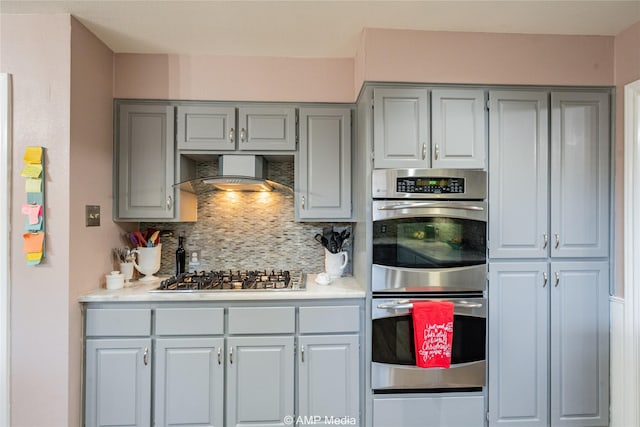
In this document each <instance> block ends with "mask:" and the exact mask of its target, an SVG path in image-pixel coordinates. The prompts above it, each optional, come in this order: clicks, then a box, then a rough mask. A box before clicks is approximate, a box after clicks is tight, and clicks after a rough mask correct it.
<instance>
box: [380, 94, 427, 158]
mask: <svg viewBox="0 0 640 427" xmlns="http://www.w3.org/2000/svg"><path fill="white" fill-rule="evenodd" d="M373 126H374V130H373V148H374V162H373V167H374V168H378V169H379V168H425V167H428V166H429V160H428V158H427V153H428V152H429V103H428V91H427V89H421V88H413V89H400V88H398V89H393V88H376V89H375V90H374V92H373Z"/></svg>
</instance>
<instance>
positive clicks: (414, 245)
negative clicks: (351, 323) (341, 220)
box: [371, 169, 487, 393]
mask: <svg viewBox="0 0 640 427" xmlns="http://www.w3.org/2000/svg"><path fill="white" fill-rule="evenodd" d="M372 179H373V181H372V184H373V185H372V190H373V212H372V216H373V248H372V249H373V250H372V253H373V264H372V284H371V285H372V304H373V307H372V311H371V312H372V337H371V338H372V364H371V369H372V371H371V373H372V378H371V381H372V388H373V389H374V392H376V393H384V392H414V391H415V392H430V391H461V390H464V391H475V390H481V389H482V387H483V386H484V385H485V383H486V379H485V375H486V374H485V371H486V361H485V359H486V357H485V356H486V337H487V331H486V326H487V321H486V320H487V300H486V299H485V291H486V286H487V263H486V242H487V238H486V233H487V204H486V200H485V199H486V195H487V176H486V172H484V171H480V170H454V169H402V170H401V169H385V170H374V171H373V175H372ZM424 300H447V301H451V302H453V303H454V321H453V343H452V347H453V348H452V355H451V367H450V368H446V369H444V368H419V367H416V357H415V349H414V339H413V322H412V317H411V308H412V303H413V302H415V301H424Z"/></svg>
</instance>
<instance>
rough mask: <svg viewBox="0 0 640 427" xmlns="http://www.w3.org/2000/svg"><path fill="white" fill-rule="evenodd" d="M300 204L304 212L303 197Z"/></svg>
mask: <svg viewBox="0 0 640 427" xmlns="http://www.w3.org/2000/svg"><path fill="white" fill-rule="evenodd" d="M301 203H302V209H303V210H304V196H302V199H301Z"/></svg>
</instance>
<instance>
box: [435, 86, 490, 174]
mask: <svg viewBox="0 0 640 427" xmlns="http://www.w3.org/2000/svg"><path fill="white" fill-rule="evenodd" d="M431 118H432V120H431V148H432V149H431V152H432V156H431V165H432V167H434V168H449V169H456V168H457V169H465V168H466V169H484V168H485V167H486V165H485V151H486V144H485V129H486V128H485V102H484V91H483V90H482V89H437V90H433V91H432V92H431Z"/></svg>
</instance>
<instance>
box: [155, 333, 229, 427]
mask: <svg viewBox="0 0 640 427" xmlns="http://www.w3.org/2000/svg"><path fill="white" fill-rule="evenodd" d="M223 352H224V338H222V337H215V338H213V337H208V338H201V337H197V338H158V339H156V345H155V361H154V365H155V366H154V379H155V383H154V390H155V393H154V395H155V397H154V398H155V404H154V408H155V411H154V414H155V425H156V426H192V425H198V426H207V427H223V426H224V399H223V396H224V395H225V393H224V365H223V363H222V353H223Z"/></svg>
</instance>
